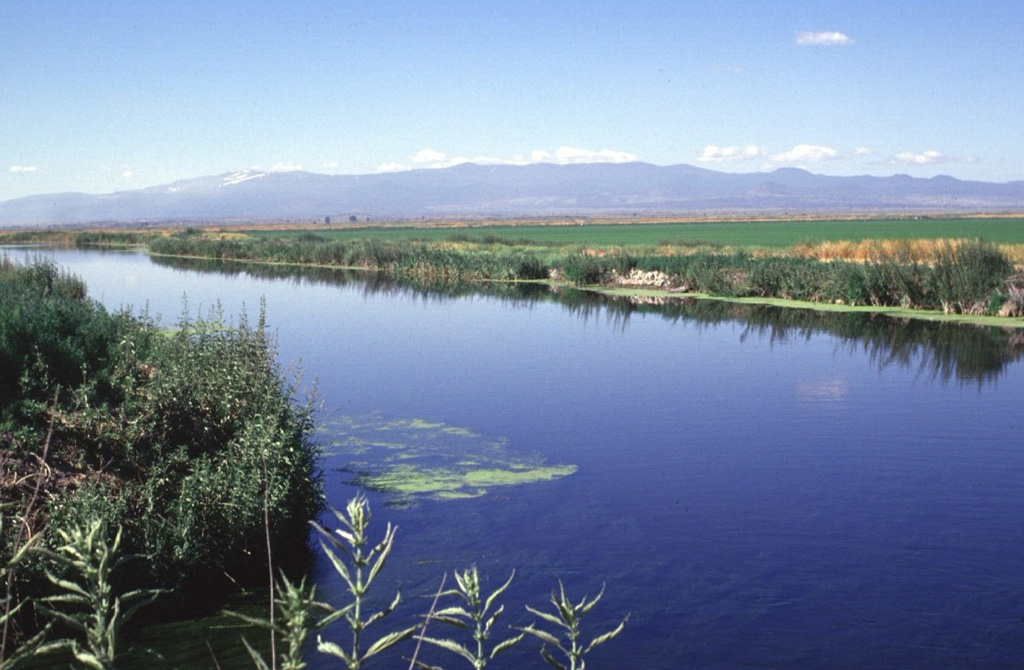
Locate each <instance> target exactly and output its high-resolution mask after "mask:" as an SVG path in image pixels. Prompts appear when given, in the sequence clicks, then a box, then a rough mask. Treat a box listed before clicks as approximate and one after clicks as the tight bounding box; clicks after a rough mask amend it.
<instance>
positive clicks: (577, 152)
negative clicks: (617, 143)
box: [552, 147, 636, 165]
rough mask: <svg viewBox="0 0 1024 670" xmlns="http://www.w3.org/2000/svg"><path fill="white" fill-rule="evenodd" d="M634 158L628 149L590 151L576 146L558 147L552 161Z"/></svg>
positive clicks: (594, 160) (574, 161)
mask: <svg viewBox="0 0 1024 670" xmlns="http://www.w3.org/2000/svg"><path fill="white" fill-rule="evenodd" d="M635 160H636V156H634V155H633V154H631V153H629V152H628V151H612V150H611V149H601V150H599V151H591V150H589V149H578V148H576V147H559V148H558V149H557V150H556V151H555V157H554V161H552V162H555V163H559V164H562V165H565V164H567V163H631V162H633V161H635Z"/></svg>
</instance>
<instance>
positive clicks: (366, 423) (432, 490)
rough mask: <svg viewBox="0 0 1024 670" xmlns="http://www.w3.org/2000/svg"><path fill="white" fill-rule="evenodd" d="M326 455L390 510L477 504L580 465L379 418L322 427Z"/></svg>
mask: <svg viewBox="0 0 1024 670" xmlns="http://www.w3.org/2000/svg"><path fill="white" fill-rule="evenodd" d="M323 430H324V431H325V433H326V434H327V435H328V436H329V442H328V443H327V446H326V447H325V453H326V454H327V455H328V456H329V457H333V459H334V460H335V461H336V462H338V463H339V464H341V465H340V467H339V468H338V469H339V470H340V471H341V472H343V473H346V474H347V475H349V480H348V483H350V484H353V485H356V486H362V487H364V488H366V489H369V490H371V491H380V492H384V493H389V494H391V498H390V501H389V503H388V504H390V505H399V506H402V505H410V504H415V503H416V501H417V500H421V499H434V500H447V499H458V498H475V497H478V496H482V495H484V494H486V493H487V492H488V491H490V490H492V489H494V488H497V487H503V486H513V485H520V484H531V483H534V482H543V481H549V480H552V479H558V478H560V477H565V476H567V475H571V474H573V473H574V472H576V466H575V465H564V464H559V465H551V464H549V463H547V462H546V460H545V459H544V458H543V457H541V456H540V455H538V454H532V453H527V452H523V451H521V450H518V449H515V448H512V447H510V446H509V445H508V440H507V439H505V438H495V437H489V436H485V435H480V434H478V433H475V432H473V431H471V430H469V429H467V428H462V427H457V426H448V425H446V424H444V423H431V422H428V421H424V420H422V419H387V418H385V417H384V416H383V414H381V413H379V412H374V413H371V414H367V415H363V416H355V417H353V416H346V417H341V418H337V419H333V420H331V421H329V422H327V424H326V425H325V426H324V429H323Z"/></svg>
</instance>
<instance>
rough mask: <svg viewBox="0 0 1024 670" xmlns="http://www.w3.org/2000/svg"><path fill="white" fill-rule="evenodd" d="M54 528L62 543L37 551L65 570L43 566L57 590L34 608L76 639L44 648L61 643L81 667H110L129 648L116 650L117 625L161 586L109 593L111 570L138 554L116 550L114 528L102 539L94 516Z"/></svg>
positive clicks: (118, 537)
mask: <svg viewBox="0 0 1024 670" xmlns="http://www.w3.org/2000/svg"><path fill="white" fill-rule="evenodd" d="M57 532H58V534H59V535H60V537H61V540H63V544H62V545H60V546H58V547H57V550H56V551H51V550H48V549H40V551H42V552H43V553H45V554H46V555H47V556H49V557H50V558H51V559H52V560H53V561H54V562H55V563H56V564H57V565H60V566H62V567H63V568H64V569H65V572H66V573H67V574H66V576H58V575H55V574H53V572H51V571H49V570H47V577H48V578H49V579H50V581H51V582H52V583H53V584H54V585H55V586H56V587H57V588H58V589H60V590H61V593H59V594H57V595H54V596H49V597H47V598H43V599H42V600H41V601H40V602H39V604H37V609H38V610H39V611H41V612H42V613H43V614H45V615H47V616H48V617H50V618H51V619H52V620H54V621H56V622H59V623H61V624H64V625H65V626H67V627H68V628H70V629H71V630H72V631H75V632H77V633H78V634H79V635H80V636H81V638H80V639H64V640H58V641H56V642H52V643H49V644H48V645H46V646H47V651H52V650H56V649H60V648H67V649H69V650H70V651H71V653H72V655H73V656H74V658H75V659H76V660H77V661H78V662H79V663H81V664H82V665H84V666H86V667H89V668H95V669H96V670H108V669H111V668H113V667H114V664H115V662H116V661H117V659H118V658H120V657H121V656H123V655H125V654H127V653H130V651H131V650H129V651H125V652H122V650H121V649H120V648H119V646H120V633H121V629H122V628H123V627H124V625H125V624H127V623H128V621H129V620H131V618H132V616H133V615H134V614H135V613H136V612H137V611H138V610H139V609H140V608H142V607H145V606H146V605H148V604H150V603H151V602H153V600H155V599H156V598H157V596H159V595H160V593H162V591H160V590H156V589H138V590H134V591H129V592H128V593H125V594H122V595H120V596H118V595H115V594H114V585H113V576H114V571H115V570H117V569H118V568H119V567H121V566H122V565H124V564H125V563H126V562H128V561H130V560H132V559H135V558H139V557H138V556H135V555H131V554H122V553H121V551H120V548H121V529H120V528H119V529H118V531H117V533H116V534H115V535H114V538H113V540H112V541H111V540H108V538H107V528H106V524H105V523H103V522H102V521H98V520H93V521H91V522H89V523H86V524H83V525H82V526H76V527H72V528H70V529H68V530H64V529H58V530H57Z"/></svg>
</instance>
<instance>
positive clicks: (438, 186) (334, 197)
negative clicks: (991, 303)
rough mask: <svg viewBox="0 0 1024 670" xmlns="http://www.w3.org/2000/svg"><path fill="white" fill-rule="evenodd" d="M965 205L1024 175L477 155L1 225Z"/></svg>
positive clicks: (1012, 199)
mask: <svg viewBox="0 0 1024 670" xmlns="http://www.w3.org/2000/svg"><path fill="white" fill-rule="evenodd" d="M957 211H960V212H968V211H971V212H974V211H986V212H1005V211H1024V181H1014V182H1009V183H989V182H978V181H962V180H959V179H954V178H952V177H946V176H939V177H933V178H931V179H918V178H913V177H909V176H907V175H895V176H891V177H869V176H858V177H830V176H824V175H816V174H812V173H810V172H807V171H805V170H800V169H794V168H781V169H778V170H775V171H773V172H756V173H743V174H734V173H724V172H717V171H714V170H705V169H702V168H697V167H693V166H690V165H671V166H664V167H661V166H655V165H650V164H647V163H618V164H609V163H590V164H583V165H552V164H536V165H524V166H511V165H499V166H491V165H475V164H470V163H467V164H463V165H457V166H455V167H450V168H446V169H431V170H413V171H408V172H394V173H383V174H372V175H323V174H313V173H309V172H261V171H253V170H250V171H245V172H232V173H228V174H222V175H217V176H211V177H198V178H196V179H184V180H181V181H176V182H174V183H172V184H166V185H163V186H154V187H152V188H144V189H139V190H135V191H118V192H115V193H110V194H104V195H88V194H83V193H55V194H51V195H36V196H29V197H25V198H17V199H14V200H8V201H5V202H0V225H2V226H6V227H13V226H22V225H53V224H58V225H67V224H77V223H98V222H143V221H149V222H165V221H182V222H199V221H213V220H224V219H259V220H292V221H294V220H319V221H322V220H323V219H324V218H325V217H331V218H332V219H334V220H340V221H345V220H348V219H349V218H350V217H357V218H358V219H360V220H363V219H366V218H371V219H411V218H421V217H426V218H442V217H469V218H472V217H523V216H537V217H542V216H633V215H636V216H658V215H681V216H682V215H685V216H701V215H705V214H707V215H715V214H751V215H753V214H765V215H772V214H775V215H781V214H797V213H813V214H842V213H857V212H906V213H926V212H927V213H932V212H957Z"/></svg>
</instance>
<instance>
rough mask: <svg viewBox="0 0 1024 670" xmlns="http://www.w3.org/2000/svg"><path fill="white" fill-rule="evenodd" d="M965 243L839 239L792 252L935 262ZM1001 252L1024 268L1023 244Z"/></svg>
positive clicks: (1008, 246) (801, 246)
mask: <svg viewBox="0 0 1024 670" xmlns="http://www.w3.org/2000/svg"><path fill="white" fill-rule="evenodd" d="M965 241H966V240H962V239H959V240H946V239H906V240H903V239H901V240H860V241H849V240H840V241H832V242H815V243H804V244H798V245H796V246H794V247H792V249H791V253H792V255H794V256H797V257H800V258H816V259H818V260H822V261H831V260H844V261H857V262H861V263H867V262H883V261H896V262H900V263H933V262H935V260H936V259H937V258H938V256H939V253H940V252H941V250H942V249H943V248H944V247H945V245H946V244H951V245H953V246H954V247H956V246H959V245H960V244H963V243H964V242H965ZM998 246H999V250H1000V251H1002V252H1003V254H1005V255H1006V257H1007V258H1008V259H1009V260H1010V262H1012V263H1013V264H1014V265H1017V266H1021V265H1024V244H1000V245H998Z"/></svg>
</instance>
